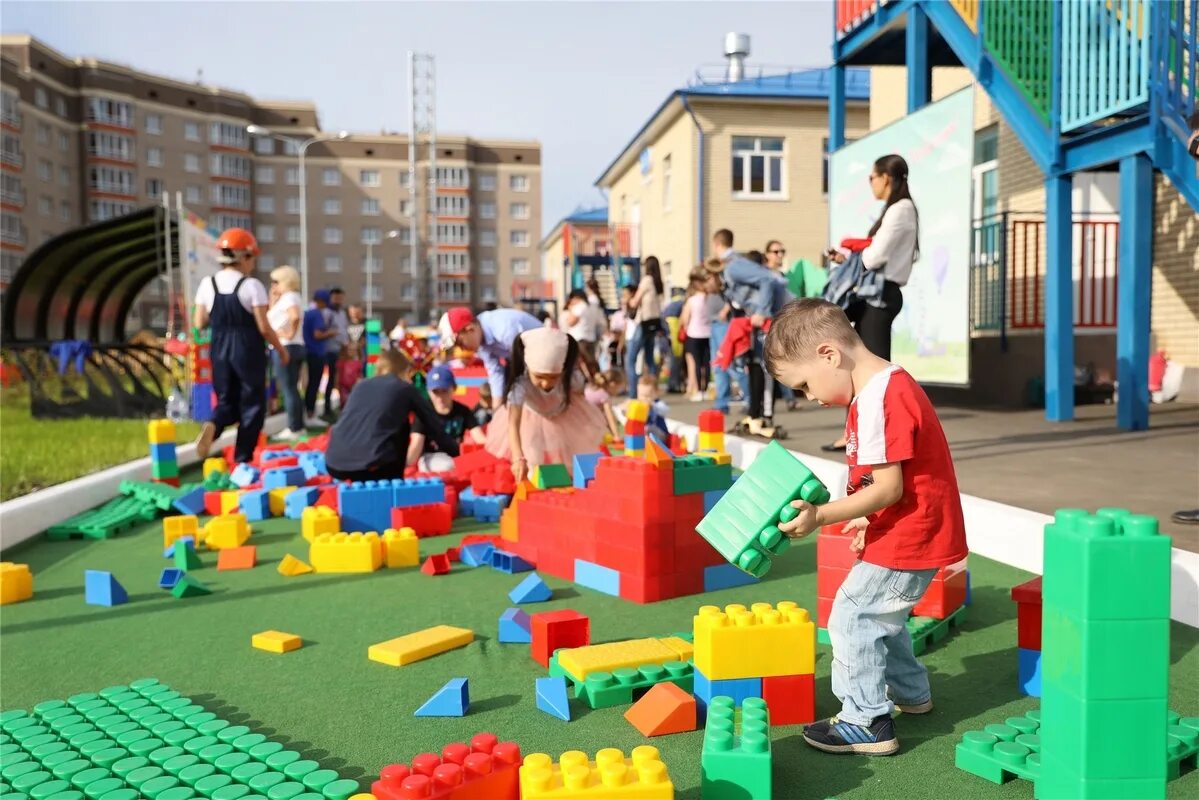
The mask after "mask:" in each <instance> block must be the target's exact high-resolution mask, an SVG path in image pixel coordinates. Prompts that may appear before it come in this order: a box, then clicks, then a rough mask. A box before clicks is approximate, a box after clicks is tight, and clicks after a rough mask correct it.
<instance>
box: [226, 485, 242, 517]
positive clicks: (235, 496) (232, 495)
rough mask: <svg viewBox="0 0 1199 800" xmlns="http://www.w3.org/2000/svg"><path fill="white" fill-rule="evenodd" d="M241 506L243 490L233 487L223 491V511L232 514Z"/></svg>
mask: <svg viewBox="0 0 1199 800" xmlns="http://www.w3.org/2000/svg"><path fill="white" fill-rule="evenodd" d="M239 508H241V490H240V489H232V490H230V491H228V492H221V513H222V514H232V513H234V512H235V511H237V510H238V509H239Z"/></svg>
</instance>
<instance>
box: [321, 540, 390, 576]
mask: <svg viewBox="0 0 1199 800" xmlns="http://www.w3.org/2000/svg"><path fill="white" fill-rule="evenodd" d="M308 561H309V562H310V563H311V564H312V568H313V569H314V570H316V571H317V572H374V571H375V570H377V569H378V568H379V567H381V566H383V547H382V545H381V544H380V542H379V534H377V533H375V532H373V531H372V532H370V533H322V534H320V535H319V536H317V537H316V538H315V539H313V540H312V544H311V545H310V546H309V547H308Z"/></svg>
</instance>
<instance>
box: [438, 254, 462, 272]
mask: <svg viewBox="0 0 1199 800" xmlns="http://www.w3.org/2000/svg"><path fill="white" fill-rule="evenodd" d="M437 272H438V273H440V274H448V275H461V274H462V273H464V272H470V255H469V254H467V253H463V252H452V253H438V254H437Z"/></svg>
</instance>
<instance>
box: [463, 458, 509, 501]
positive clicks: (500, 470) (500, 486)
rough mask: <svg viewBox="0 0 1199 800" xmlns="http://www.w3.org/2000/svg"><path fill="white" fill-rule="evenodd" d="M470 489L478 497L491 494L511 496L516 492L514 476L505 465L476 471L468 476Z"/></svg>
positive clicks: (501, 464)
mask: <svg viewBox="0 0 1199 800" xmlns="http://www.w3.org/2000/svg"><path fill="white" fill-rule="evenodd" d="M470 488H471V490H472V491H473V492H474V493H475V494H476V495H479V496H480V497H482V496H485V495H492V494H513V493H514V492H515V491H516V476H515V475H513V474H512V468H511V467H510V466H509V465H508V464H507V463H503V462H501V463H499V464H496V465H494V466H492V467H489V468H486V469H481V470H478V471H477V472H475V473H473V474H472V475H471V476H470Z"/></svg>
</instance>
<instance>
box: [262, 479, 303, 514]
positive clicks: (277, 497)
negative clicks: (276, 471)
mask: <svg viewBox="0 0 1199 800" xmlns="http://www.w3.org/2000/svg"><path fill="white" fill-rule="evenodd" d="M295 490H296V487H295V486H280V487H279V488H278V489H271V490H270V491H269V492H267V495H266V496H267V502H269V503H270V507H271V516H272V517H281V516H283V512H284V511H285V510H287V496H288V495H289V494H291V493H292V492H294V491H295Z"/></svg>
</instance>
